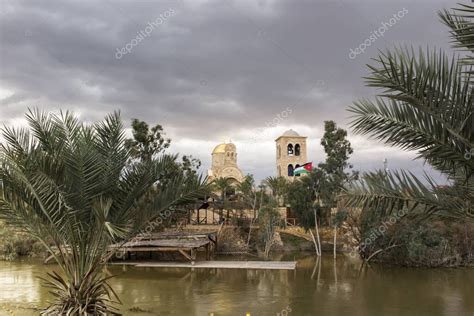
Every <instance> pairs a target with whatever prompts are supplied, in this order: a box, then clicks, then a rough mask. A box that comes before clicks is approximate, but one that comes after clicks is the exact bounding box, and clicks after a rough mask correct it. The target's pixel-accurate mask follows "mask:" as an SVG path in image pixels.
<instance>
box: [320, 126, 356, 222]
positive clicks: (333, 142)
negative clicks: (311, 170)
mask: <svg viewBox="0 0 474 316" xmlns="http://www.w3.org/2000/svg"><path fill="white" fill-rule="evenodd" d="M321 145H322V146H323V148H324V151H325V153H326V161H325V162H322V163H320V164H319V165H318V167H319V169H320V170H321V171H322V174H321V177H323V178H324V186H320V187H319V194H320V198H321V201H322V206H323V210H324V213H325V214H324V216H325V218H326V220H327V219H328V218H329V215H330V213H331V208H333V207H336V204H337V203H336V200H337V196H338V195H339V194H340V193H341V192H342V190H343V187H344V185H345V184H347V183H349V182H350V181H352V180H354V179H357V172H354V171H352V173H350V172H348V170H349V169H352V165H351V164H350V163H349V162H348V161H349V157H350V155H351V154H352V153H353V149H352V147H351V143H350V142H349V140H347V131H346V130H344V129H342V128H338V127H337V125H336V123H335V122H334V121H325V122H324V135H323V138H322V139H321Z"/></svg>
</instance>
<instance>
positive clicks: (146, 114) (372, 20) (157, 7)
mask: <svg viewBox="0 0 474 316" xmlns="http://www.w3.org/2000/svg"><path fill="white" fill-rule="evenodd" d="M453 5H455V1H442V0H439V1H428V0H424V1H416V2H414V1H402V0H400V1H375V0H363V1H355V0H354V1H346V0H343V1H332V0H331V1H330V0H326V1H309V0H308V1H289V0H287V1H263V0H261V1H256V2H255V1H231V0H224V1H218V0H214V1H190V0H189V1H183V0H181V1H159V2H155V1H153V2H151V1H112V0H106V1H78V0H77V1H60V0H53V1H47V2H39V1H3V2H2V7H1V9H0V14H1V20H0V36H1V38H0V44H1V49H0V67H1V73H0V88H1V89H4V90H8V91H13V93H14V94H13V95H12V96H10V97H7V98H4V99H2V100H0V122H1V123H7V124H8V123H9V122H10V123H11V122H13V120H17V119H18V117H21V116H22V114H23V113H24V112H25V110H26V108H27V107H35V106H38V107H41V108H44V109H46V110H57V109H58V108H70V109H74V110H76V111H78V112H80V113H81V115H82V116H83V118H84V119H86V120H90V121H92V120H96V119H100V118H101V117H102V116H103V115H104V114H105V113H107V112H110V111H113V110H115V109H119V110H121V112H122V114H123V116H124V119H126V120H129V119H130V118H132V117H138V118H143V119H146V120H147V121H149V122H150V123H154V122H158V123H161V124H163V125H164V126H165V128H167V129H168V130H169V131H172V137H173V138H175V139H177V140H179V139H181V138H183V137H187V138H190V139H195V140H196V141H200V140H212V141H220V139H218V136H217V135H222V134H226V135H233V134H238V133H239V131H241V130H242V129H252V128H257V127H264V126H265V122H267V121H269V120H272V119H273V118H274V116H275V115H276V114H277V113H279V112H280V111H281V110H283V109H285V108H286V107H290V108H291V109H292V110H293V114H292V115H291V116H290V117H288V118H287V119H286V120H285V122H284V124H285V125H288V126H291V125H292V124H300V125H304V126H309V127H313V128H314V127H319V128H321V127H322V122H323V120H327V119H334V120H336V121H337V122H338V123H339V124H340V125H342V126H346V123H347V116H348V113H347V112H346V110H345V109H346V107H347V106H348V105H349V104H351V102H352V101H353V100H355V99H357V98H361V97H366V96H367V97H370V96H372V95H373V94H374V93H376V91H374V90H371V89H368V88H366V87H364V83H363V81H362V79H361V76H363V75H364V74H365V73H366V67H365V64H366V63H369V62H370V58H372V57H374V56H375V55H376V53H377V50H378V49H384V48H385V47H393V45H397V44H406V45H414V46H426V45H428V44H430V45H433V46H437V47H442V48H446V49H448V48H449V47H448V45H449V39H448V34H447V32H446V29H445V28H444V27H443V26H442V25H441V23H439V21H438V17H437V16H436V11H437V10H439V9H442V8H443V7H450V6H453ZM404 7H405V8H406V9H407V10H408V12H409V13H408V14H407V15H406V16H405V17H404V18H403V19H402V20H401V21H399V22H398V23H397V24H396V25H395V26H393V27H392V28H390V29H389V30H388V31H387V32H386V33H385V36H384V37H383V38H380V39H378V40H377V41H376V42H375V43H374V45H373V46H372V47H369V48H368V49H367V51H366V52H365V53H364V54H362V55H359V56H358V57H357V58H356V59H354V60H351V59H349V58H348V54H349V49H350V48H355V47H356V46H358V45H359V44H360V43H361V42H362V41H363V40H364V39H365V38H367V37H368V36H369V35H370V33H371V32H372V31H374V30H376V29H377V28H378V27H379V26H380V23H381V22H383V21H387V20H388V19H389V18H390V17H391V16H392V15H393V14H394V13H397V12H398V11H399V10H401V9H402V8H404ZM170 8H172V9H173V10H175V11H176V14H175V15H173V16H172V17H170V18H169V19H167V20H166V21H165V22H164V23H163V24H162V25H160V26H159V27H156V28H155V30H154V31H153V33H152V34H151V35H150V36H149V37H147V38H145V39H144V40H143V41H142V42H140V43H139V44H138V45H137V46H136V47H134V49H133V51H132V52H131V53H130V54H127V55H125V56H123V58H121V59H119V60H118V59H116V58H115V53H116V49H117V48H119V49H120V48H121V47H123V46H124V45H126V44H127V43H129V42H130V41H131V40H132V39H133V38H134V37H135V36H137V32H139V31H140V30H143V29H144V28H145V27H146V26H147V23H148V22H151V21H154V20H155V19H156V18H157V17H158V16H159V15H160V14H162V13H163V12H165V11H166V10H168V9H170ZM170 134H171V132H170ZM185 148H186V147H185ZM187 148H189V150H191V151H192V147H187ZM183 150H185V149H184V148H183ZM356 151H357V148H356ZM271 155H273V152H271V153H269V156H268V158H266V159H273V158H270V157H271ZM206 159H207V158H206ZM406 161H410V159H409V158H407V160H406ZM268 163H273V160H271V161H267V162H266V163H265V164H268ZM409 164H410V163H408V162H407V165H409ZM256 165H258V163H256ZM399 165H400V166H403V165H404V164H403V162H400V164H399ZM252 168H255V167H252Z"/></svg>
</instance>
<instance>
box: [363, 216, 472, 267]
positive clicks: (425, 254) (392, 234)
mask: <svg viewBox="0 0 474 316" xmlns="http://www.w3.org/2000/svg"><path fill="white" fill-rule="evenodd" d="M365 215H366V216H364V218H363V221H362V224H361V228H362V241H363V244H362V245H361V256H362V257H363V258H368V257H370V256H371V254H373V253H375V252H376V251H378V250H379V249H386V250H384V251H382V252H379V253H378V254H377V255H376V256H374V257H373V258H372V261H377V262H384V263H391V264H397V265H406V266H426V267H439V266H462V265H472V264H474V224H472V223H464V222H459V221H441V220H437V221H430V222H427V223H419V222H417V221H414V220H410V219H408V218H402V219H400V220H398V221H396V222H395V223H394V224H392V225H389V227H387V229H386V230H385V231H384V233H380V232H379V231H377V228H378V227H381V226H382V225H383V222H384V221H385V222H387V218H385V219H382V218H380V217H377V216H374V215H373V214H365ZM374 231H376V232H378V233H377V234H374ZM370 236H372V239H370ZM374 236H375V238H374ZM364 241H366V242H365V244H364ZM391 246H392V248H389V247H391Z"/></svg>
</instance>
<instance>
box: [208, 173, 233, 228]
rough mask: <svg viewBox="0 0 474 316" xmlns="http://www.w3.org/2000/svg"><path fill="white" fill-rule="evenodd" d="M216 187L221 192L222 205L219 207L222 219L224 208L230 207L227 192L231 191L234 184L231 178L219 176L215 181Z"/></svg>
mask: <svg viewBox="0 0 474 316" xmlns="http://www.w3.org/2000/svg"><path fill="white" fill-rule="evenodd" d="M212 183H213V185H214V188H215V190H216V191H218V192H220V194H221V201H220V202H221V207H219V217H220V218H219V219H220V220H221V219H222V217H223V215H224V214H223V210H224V209H226V208H228V205H227V194H228V193H229V192H230V191H231V189H232V185H231V183H230V179H229V178H223V177H220V178H217V179H215V180H214V181H213V182H212ZM227 219H229V210H227Z"/></svg>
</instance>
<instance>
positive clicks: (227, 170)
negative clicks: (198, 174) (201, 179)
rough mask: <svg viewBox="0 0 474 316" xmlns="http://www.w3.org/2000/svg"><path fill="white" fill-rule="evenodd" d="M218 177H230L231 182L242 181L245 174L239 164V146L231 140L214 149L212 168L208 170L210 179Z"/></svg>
mask: <svg viewBox="0 0 474 316" xmlns="http://www.w3.org/2000/svg"><path fill="white" fill-rule="evenodd" d="M217 178H227V179H230V181H231V183H234V184H235V183H240V182H242V181H243V179H244V174H243V173H242V171H241V170H240V168H239V167H238V166H237V148H236V147H235V145H234V144H233V143H231V142H227V143H222V144H219V145H217V146H216V147H215V148H214V150H213V151H212V164H211V169H209V171H208V180H209V182H211V181H212V180H214V179H217Z"/></svg>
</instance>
